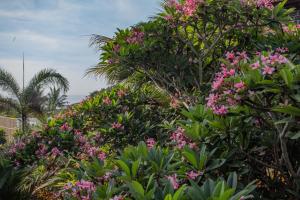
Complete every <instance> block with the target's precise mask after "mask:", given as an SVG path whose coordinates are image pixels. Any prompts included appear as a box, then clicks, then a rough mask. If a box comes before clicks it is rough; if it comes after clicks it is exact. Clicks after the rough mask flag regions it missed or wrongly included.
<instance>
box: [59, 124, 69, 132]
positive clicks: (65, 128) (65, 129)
mask: <svg viewBox="0 0 300 200" xmlns="http://www.w3.org/2000/svg"><path fill="white" fill-rule="evenodd" d="M59 129H60V130H61V131H68V130H70V129H71V127H70V126H69V125H68V123H64V124H63V125H62V126H61V127H60V128H59Z"/></svg>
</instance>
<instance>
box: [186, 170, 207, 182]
mask: <svg viewBox="0 0 300 200" xmlns="http://www.w3.org/2000/svg"><path fill="white" fill-rule="evenodd" d="M186 175H187V178H188V179H191V180H195V179H196V178H198V177H199V176H202V175H203V173H202V172H196V171H189V172H187V173H186Z"/></svg>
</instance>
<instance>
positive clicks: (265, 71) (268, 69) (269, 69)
mask: <svg viewBox="0 0 300 200" xmlns="http://www.w3.org/2000/svg"><path fill="white" fill-rule="evenodd" d="M274 71H275V68H273V67H269V66H267V65H265V67H264V68H263V74H264V75H267V74H269V75H271V74H273V72H274Z"/></svg>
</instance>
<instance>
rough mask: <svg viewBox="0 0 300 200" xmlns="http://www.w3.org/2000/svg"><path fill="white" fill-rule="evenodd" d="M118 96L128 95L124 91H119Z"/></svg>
mask: <svg viewBox="0 0 300 200" xmlns="http://www.w3.org/2000/svg"><path fill="white" fill-rule="evenodd" d="M117 95H118V97H120V98H121V97H123V96H125V95H126V92H125V91H124V90H119V91H118V92H117Z"/></svg>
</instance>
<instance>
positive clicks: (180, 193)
mask: <svg viewBox="0 0 300 200" xmlns="http://www.w3.org/2000/svg"><path fill="white" fill-rule="evenodd" d="M185 189H186V186H185V185H183V186H181V187H180V188H179V189H178V190H177V191H176V192H175V194H174V196H173V200H179V199H180V198H181V197H182V196H183V193H184V190H185Z"/></svg>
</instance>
